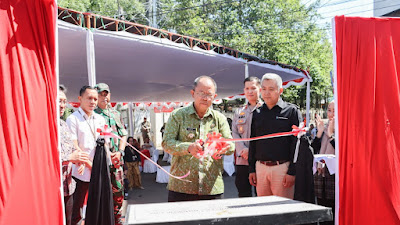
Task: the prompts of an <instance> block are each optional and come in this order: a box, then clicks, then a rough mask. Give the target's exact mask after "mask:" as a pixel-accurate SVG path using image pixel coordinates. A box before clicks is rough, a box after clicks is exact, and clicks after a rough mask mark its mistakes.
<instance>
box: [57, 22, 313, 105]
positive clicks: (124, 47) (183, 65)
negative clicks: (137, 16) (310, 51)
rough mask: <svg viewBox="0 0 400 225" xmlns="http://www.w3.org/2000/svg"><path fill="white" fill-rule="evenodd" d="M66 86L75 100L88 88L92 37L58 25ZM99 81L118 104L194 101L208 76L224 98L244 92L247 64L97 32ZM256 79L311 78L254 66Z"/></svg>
mask: <svg viewBox="0 0 400 225" xmlns="http://www.w3.org/2000/svg"><path fill="white" fill-rule="evenodd" d="M58 22H59V23H58V31H59V33H58V36H59V37H58V40H59V65H60V76H59V77H60V84H64V85H65V86H66V87H67V88H68V90H69V91H68V94H67V95H68V97H69V99H70V101H74V100H75V99H77V96H78V93H79V89H80V88H81V87H82V86H83V85H87V84H88V72H87V71H88V69H87V62H86V58H87V57H86V33H87V32H89V31H88V30H86V29H84V28H81V27H79V26H76V25H73V24H69V23H66V22H63V21H60V20H59V21H58ZM91 32H93V37H94V47H95V65H96V81H97V82H98V83H99V82H104V83H107V84H108V85H109V86H110V89H111V92H112V97H111V98H112V101H113V102H143V101H147V102H164V101H191V95H190V92H189V91H190V89H191V87H192V84H193V80H194V79H195V78H196V77H198V76H200V75H208V76H211V77H213V78H214V79H215V81H216V82H217V85H218V91H217V93H218V98H225V97H228V96H232V95H236V94H239V93H242V92H243V80H244V78H245V64H246V62H247V61H246V60H243V59H239V58H235V57H232V56H229V55H221V54H218V53H216V52H214V51H206V50H203V49H200V48H197V47H195V48H193V49H191V48H190V47H188V46H186V45H184V44H178V43H174V42H172V41H169V40H167V39H163V38H157V37H154V36H140V35H135V34H131V33H127V32H121V31H120V32H112V31H104V30H94V31H91ZM248 71H249V75H250V76H258V77H260V78H261V76H262V75H263V74H265V73H267V72H275V73H277V74H279V75H280V76H281V77H282V79H283V80H284V81H290V80H294V79H299V78H305V79H304V80H306V79H308V78H307V76H306V75H304V74H303V73H302V72H296V71H294V70H292V69H284V68H282V67H280V66H278V65H271V64H267V63H259V62H255V61H252V62H250V63H249V64H248Z"/></svg>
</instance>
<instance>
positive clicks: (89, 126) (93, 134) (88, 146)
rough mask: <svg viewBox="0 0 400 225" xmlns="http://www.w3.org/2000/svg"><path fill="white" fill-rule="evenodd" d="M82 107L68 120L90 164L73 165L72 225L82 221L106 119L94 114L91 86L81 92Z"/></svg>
mask: <svg viewBox="0 0 400 225" xmlns="http://www.w3.org/2000/svg"><path fill="white" fill-rule="evenodd" d="M78 99H79V102H80V107H79V109H78V111H76V112H74V113H73V114H71V115H70V116H69V117H68V118H67V124H68V126H69V129H70V130H71V134H72V140H73V142H74V146H75V148H76V149H77V150H78V151H82V152H86V153H88V154H89V158H90V162H88V163H87V164H81V165H75V164H74V165H73V167H72V176H73V178H74V180H75V181H76V189H75V193H74V196H73V199H74V200H73V202H74V203H73V207H72V220H71V224H74V225H75V224H79V222H80V220H81V219H82V216H81V208H82V207H83V205H84V201H85V197H86V194H87V192H88V188H89V182H90V174H91V167H92V163H91V162H92V161H93V157H94V154H95V150H96V140H97V138H98V137H99V133H98V132H97V129H98V128H104V125H105V124H106V122H105V120H104V118H103V117H102V116H100V115H98V114H96V113H95V112H94V109H95V108H96V106H97V100H98V94H97V90H96V89H94V88H93V87H91V86H83V87H82V88H81V90H80V92H79V97H78Z"/></svg>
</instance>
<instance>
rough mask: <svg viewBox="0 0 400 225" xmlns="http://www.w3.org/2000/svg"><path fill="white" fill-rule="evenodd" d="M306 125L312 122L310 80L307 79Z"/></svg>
mask: <svg viewBox="0 0 400 225" xmlns="http://www.w3.org/2000/svg"><path fill="white" fill-rule="evenodd" d="M306 98H307V99H306V109H307V112H306V126H307V127H308V125H309V124H310V80H307V97H306Z"/></svg>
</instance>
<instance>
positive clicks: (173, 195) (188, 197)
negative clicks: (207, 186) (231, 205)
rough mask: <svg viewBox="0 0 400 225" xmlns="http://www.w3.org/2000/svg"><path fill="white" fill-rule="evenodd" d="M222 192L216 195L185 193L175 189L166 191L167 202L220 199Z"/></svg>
mask: <svg viewBox="0 0 400 225" xmlns="http://www.w3.org/2000/svg"><path fill="white" fill-rule="evenodd" d="M222 197H223V194H218V195H193V194H185V193H180V192H175V191H168V202H184V201H197V200H214V199H221V198H222Z"/></svg>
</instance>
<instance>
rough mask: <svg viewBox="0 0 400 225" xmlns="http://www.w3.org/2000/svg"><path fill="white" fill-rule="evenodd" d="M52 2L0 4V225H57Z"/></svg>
mask: <svg viewBox="0 0 400 225" xmlns="http://www.w3.org/2000/svg"><path fill="white" fill-rule="evenodd" d="M55 29H56V3H55V2H54V1H52V0H1V1H0V31H1V32H0V224H1V225H10V224H13V225H14V224H24V225H25V224H37V225H39V224H40V225H55V224H62V223H63V219H62V218H63V215H62V213H63V211H62V203H61V192H60V186H61V182H60V179H61V178H60V164H59V156H58V151H57V120H56V119H57V114H56V112H57V110H58V109H57V108H56V101H57V89H58V88H57V81H56V72H55V60H56V49H55V47H56V46H55V31H56V30H55Z"/></svg>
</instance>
